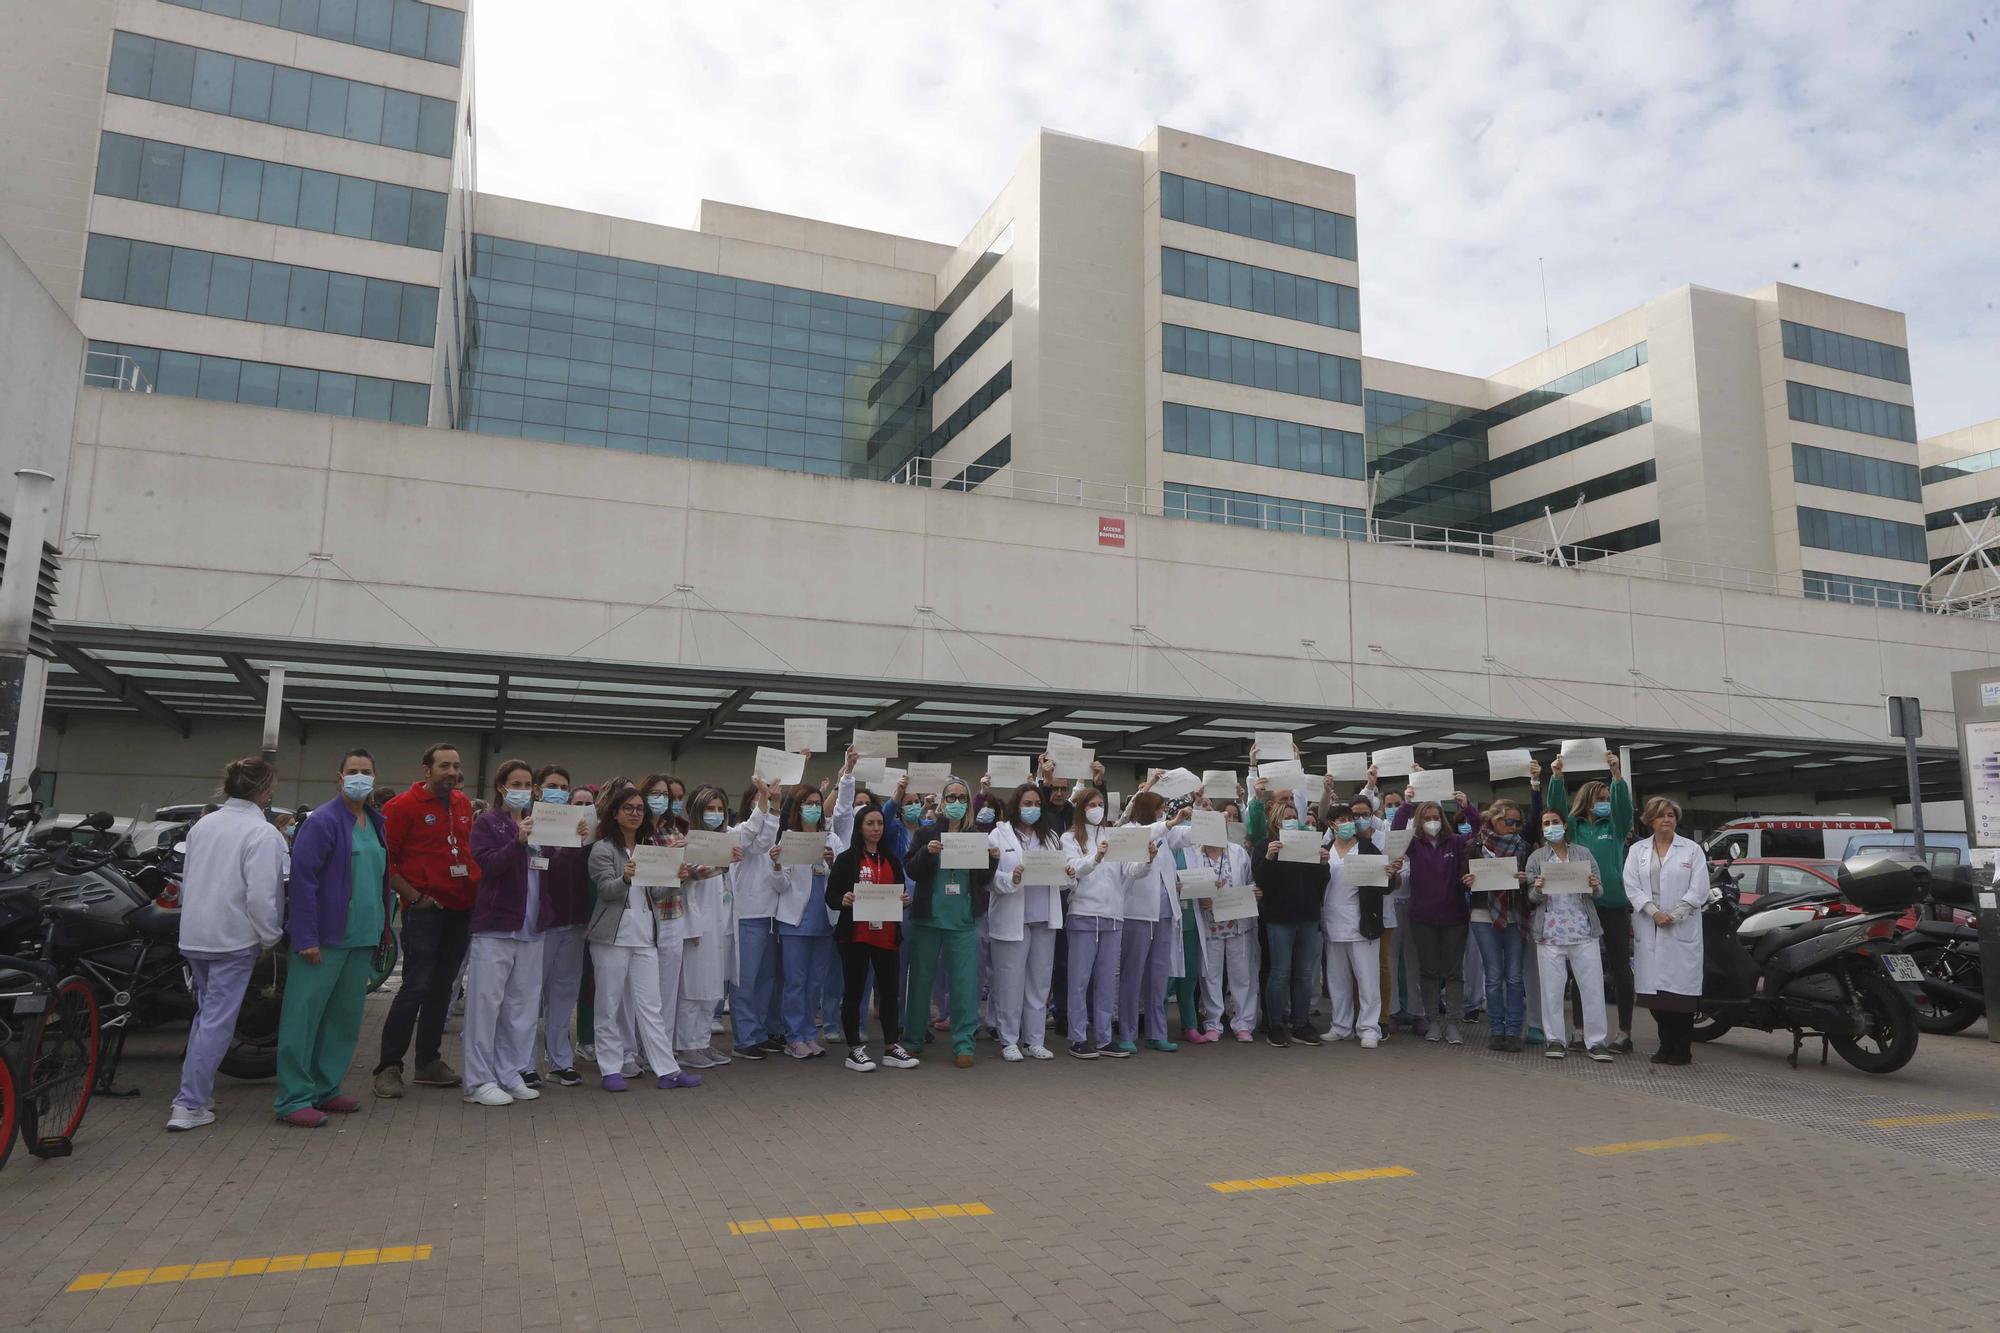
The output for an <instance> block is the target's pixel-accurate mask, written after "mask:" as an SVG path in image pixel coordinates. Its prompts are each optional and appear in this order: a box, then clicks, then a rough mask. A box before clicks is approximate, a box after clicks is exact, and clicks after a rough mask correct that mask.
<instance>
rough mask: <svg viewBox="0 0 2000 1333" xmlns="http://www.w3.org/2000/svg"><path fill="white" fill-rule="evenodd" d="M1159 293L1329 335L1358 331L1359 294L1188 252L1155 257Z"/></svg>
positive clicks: (1335, 285) (1336, 284)
mask: <svg viewBox="0 0 2000 1333" xmlns="http://www.w3.org/2000/svg"><path fill="white" fill-rule="evenodd" d="M1160 290H1161V291H1163V292H1165V293H1166V294H1167V295H1168V296H1185V297H1186V298H1188V299H1189V300H1190V301H1206V302H1208V303H1209V304H1210V305H1226V306H1232V307H1234V308H1235V309H1237V310H1254V311H1256V312H1257V313H1258V314H1260V315H1275V316H1277V317H1278V318H1279V319H1297V320H1303V321H1304V322H1305V323H1308V324H1319V325H1323V326H1324V327H1326V328H1329V329H1347V330H1350V331H1358V330H1359V329H1360V328H1361V293H1360V292H1359V291H1357V290H1356V289H1354V288H1352V287H1349V286H1347V285H1346V284H1345V283H1339V282H1322V281H1320V280H1319V279H1318V278H1304V277H1300V276H1298V275H1297V274H1295V273H1280V272H1278V271H1277V270H1276V269H1269V268H1259V267H1257V266H1256V265H1255V264H1239V263H1237V262H1236V261H1235V260H1233V259H1212V258H1210V257H1209V256H1207V255H1198V254H1195V253H1193V252H1192V251H1188V250H1172V249H1162V250H1161V251H1160Z"/></svg>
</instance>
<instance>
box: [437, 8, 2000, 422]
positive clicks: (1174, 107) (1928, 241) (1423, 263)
mask: <svg viewBox="0 0 2000 1333" xmlns="http://www.w3.org/2000/svg"><path fill="white" fill-rule="evenodd" d="M558 9H559V10H560V14H561V17H560V19H557V18H556V17H555V14H556V12H557V11H558ZM477 14H478V19H477V24H476V26H477V29H478V35H477V36H478V46H477V61H478V64H477V75H478V105H477V114H478V117H479V182H480V188H482V189H484V190H487V191H489V192H493V193H498V194H511V195H518V196H522V197H525V198H530V199H539V200H544V201H547V202H550V203H559V204H564V205H568V206H571V207H575V208H583V209H588V210H592V211H596V212H608V213H616V214H620V215H623V216H627V217H634V218H643V219H648V220H651V221H656V222H665V223H670V224H674V225H678V226H691V225H692V224H693V219H694V212H695V204H696V201H697V200H699V199H702V198H711V199H721V200H727V201H730V202H733V203H742V204H750V205H754V206H757V207H761V208H769V209H776V210H779V211H782V212H787V213H797V214H804V215H807V216H812V217H819V218H825V219H827V220H830V221H835V222H845V223H851V224H855V225H858V226H866V227H873V228H877V229H880V230H884V231H895V232H902V233H904V234H908V235H913V236H920V237H924V238H926V239H931V240H938V241H944V242H950V243H955V242H956V241H957V240H958V239H959V238H960V236H961V235H962V234H963V233H964V231H965V229H966V228H967V227H968V226H969V225H970V224H971V223H972V222H973V220H974V219H976V218H977V217H978V216H979V214H980V212H981V211H982V209H983V208H984V207H985V205H986V204H987V203H988V202H989V200H990V199H991V197H992V195H993V194H994V193H995V192H996V191H997V190H998V188H999V186H1000V184H1001V183H1002V182H1003V181H1005V180H1006V179H1007V177H1008V175H1009V174H1010V173H1011V171H1012V169H1013V166H1014V164H1015V162H1016V160H1017V158H1018V157H1019V155H1020V152H1021V150H1022V148H1023V146H1024V145H1025V144H1026V142H1027V140H1028V137H1029V136H1030V135H1031V134H1032V133H1033V132H1034V130H1035V129H1036V128H1037V127H1039V126H1048V127H1050V128H1052V129H1059V130H1065V131H1068V132H1071V133H1075V134H1082V135H1087V136H1090V137H1093V138H1098V139H1104V140H1108V141H1110V142H1113V143H1121V144H1136V143H1138V142H1139V141H1140V140H1141V139H1142V138H1143V137H1144V136H1145V134H1146V132H1147V130H1148V129H1149V128H1150V127H1151V126H1153V125H1154V124H1167V125H1172V126H1174V127H1176V128H1180V129H1187V130H1192V131H1195V132H1197V133H1201V134H1208V135H1213V136H1215V137H1217V138H1222V139H1228V140H1232V141H1234V142H1238V143H1243V144H1247V145H1250V146H1253V147H1257V148H1261V149H1264V150H1267V151H1270V152H1276V153H1282V154H1286V155H1289V156H1293V157H1298V158H1303V159H1306V160H1308V161H1312V162H1317V163H1322V164H1324V165H1327V166H1332V167H1337V168H1340V169H1342V170H1345V171H1350V172H1353V173H1354V175H1355V176H1356V177H1357V178H1358V188H1359V194H1360V201H1359V208H1358V212H1359V214H1360V219H1359V220H1360V228H1359V230H1360V240H1361V265H1362V275H1363V284H1362V286H1363V295H1362V319H1363V336H1364V338H1365V341H1366V346H1367V348H1368V351H1369V353H1370V354H1371V355H1374V356H1383V357H1390V358H1394V359H1397V360H1406V361H1416V362H1421V363H1424V364H1428V365H1435V366H1440V367H1443V368H1445V369H1449V370H1459V371H1466V372H1469V373H1474V374H1479V373H1486V372H1490V371H1493V370H1496V369H1498V368H1500V367H1502V366H1504V365H1507V364H1509V363H1511V362H1513V361H1515V360H1518V359H1520V358H1521V357H1523V356H1525V355H1527V354H1529V353H1531V352H1533V351H1535V350H1536V349H1538V348H1539V347H1541V346H1542V344H1543V332H1542V330H1543V317H1542V316H1543V311H1542V297H1541V286H1540V278H1539V276H1538V272H1537V260H1538V258H1541V259H1545V260H1546V262H1547V267H1548V296H1549V306H1550V322H1551V323H1552V324H1553V326H1554V330H1555V335H1556V337H1558V338H1561V337H1564V336H1567V335H1568V334H1571V333H1575V332H1578V331H1580V330H1582V329H1584V328H1587V327H1589V326H1590V325H1592V324H1595V323H1597V322H1599V321H1601V320H1604V319H1606V318H1609V317H1610V316H1612V315H1615V314H1617V313H1619V312H1620V311H1622V310H1625V309H1627V308H1629V307H1631V306H1634V305H1637V304H1639V303H1640V302H1643V301H1645V300H1648V299H1650V298H1651V297H1654V296H1657V295H1660V294H1661V293H1663V292H1665V291H1668V290H1670V289H1671V288H1674V287H1677V286H1679V285H1681V284H1683V283H1688V282H1695V283H1701V284H1704V285H1707V286H1711V287H1717V288H1721V289H1724V290H1728V291H1748V290H1751V289H1752V288H1755V287H1758V286H1761V285H1763V284H1764V283H1766V282H1769V281H1771V280H1773V279H1781V280H1784V281H1789V282H1795V283H1798V284H1800V285H1803V286H1809V287H1816V288H1819V289H1822V290H1825V291H1829V292H1833V293H1836V294H1838V295H1841V296H1846V297H1851V298H1854V299H1857V300H1862V301H1871V302H1875V303H1878V304H1882V305H1887V306H1892V307H1895V308H1897V309H1900V310H1903V311H1905V312H1907V314H1908V316H1909V331H1910V347H1911V356H1912V361H1913V363H1914V378H1915V380H1916V394H1917V418H1918V429H1919V431H1920V433H1922V434H1924V435H1931V434H1936V433H1938V432H1941V431H1945V430H1950V429H1954V428H1956V427H1959V426H1963V425H1968V424H1970V423H1972V422H1975V421H1983V420H1987V419H1989V418H1993V417H2000V374H1996V373H1995V367H1996V361H2000V306H1996V302H2000V290H1997V289H2000V253H1996V245H1997V244H2000V150H1996V149H1995V147H1994V140H1995V137H1996V135H2000V0H1983V2H1981V3H1931V2H1930V0H1925V2H1924V3H1898V2H1896V0H1889V2H1888V3H1884V2H1883V0H1873V2H1872V3H1849V2H1847V0H1800V2H1799V3H1777V2H1775V0H1772V2H1768V3H1767V2H1764V0H1751V2H1750V3H1744V4H1691V3H1668V2H1666V0H1647V2H1645V3H1639V4H1629V5H1628V4H1601V3H1600V4H1584V3H1571V2H1569V0H1546V2H1544V0H1536V2H1535V3H1527V2H1526V0H1522V2H1521V3H1501V2H1500V0H1477V2H1476V0H1462V2H1461V3H1429V2H1427V0H1397V2H1396V3H1388V2H1387V0H1384V2H1383V3H1379V4H1361V3H1327V2H1324V0H1295V2H1294V3H1278V2H1275V0H1274V2H1271V3H1229V2H1226V0H1207V2H1206V3H1177V2H1174V0H1158V2H1156V3H1122V4H1093V3H1087V2H1086V0H1063V2H1054V0H1051V2H1048V3H1025V2H1021V3H1006V4H1001V3H990V2H989V3H977V4H975V3H955V2H954V3H947V2H945V0H933V2H932V3H895V4H892V3H879V4H878V3H861V2H859V0H855V2H850V3H840V2H838V0H836V2H832V3H826V2H822V3H794V2H792V0H744V2H743V3H735V2H733V0H725V2H724V3H714V4H681V3H666V2H664V0H564V3H563V4H562V5H561V6H556V5H551V4H545V3H541V2H540V0H482V3H481V4H480V5H479V6H477Z"/></svg>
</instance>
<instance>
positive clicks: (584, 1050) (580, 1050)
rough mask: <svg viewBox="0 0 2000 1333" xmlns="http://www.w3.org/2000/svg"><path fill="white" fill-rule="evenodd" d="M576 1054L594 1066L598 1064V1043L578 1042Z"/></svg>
mask: <svg viewBox="0 0 2000 1333" xmlns="http://www.w3.org/2000/svg"><path fill="white" fill-rule="evenodd" d="M576 1053H577V1055H578V1056H579V1057H580V1058H582V1059H585V1060H588V1061H590V1063H592V1064H596V1063H597V1043H596V1042H594V1041H580V1042H578V1043H577V1044H576Z"/></svg>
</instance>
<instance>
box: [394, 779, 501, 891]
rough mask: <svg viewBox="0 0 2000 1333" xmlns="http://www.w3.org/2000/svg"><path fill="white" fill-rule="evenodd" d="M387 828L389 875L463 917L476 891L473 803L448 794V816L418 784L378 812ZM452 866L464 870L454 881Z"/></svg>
mask: <svg viewBox="0 0 2000 1333" xmlns="http://www.w3.org/2000/svg"><path fill="white" fill-rule="evenodd" d="M382 817H383V819H384V820H385V821H386V822H387V824H388V828H389V869H390V870H391V871H393V872H394V873H396V874H398V875H401V876H402V877H403V878H404V879H405V880H407V881H409V884H410V887H411V888H413V889H418V890H420V891H422V892H424V893H427V894H429V895H430V896H431V897H433V898H435V899H437V901H438V905H439V906H440V907H449V908H452V909H455V910H457V911H461V912H462V911H465V910H467V909H468V908H470V907H471V906H472V899H473V894H474V892H475V891H476V890H477V889H478V887H479V862H477V861H475V860H473V859H472V800H471V798H470V797H468V796H467V795H466V794H465V793H464V792H463V791H462V790H454V791H453V792H452V793H451V809H450V811H449V812H447V811H446V809H445V807H444V806H443V805H442V804H440V803H439V801H438V799H437V797H435V796H433V795H431V789H430V788H429V787H427V786H425V785H424V784H423V783H421V782H417V783H413V784H411V786H410V789H409V790H408V791H406V792H404V793H403V794H402V795H401V796H398V797H396V799H394V800H393V801H390V802H389V804H388V805H387V806H385V807H384V808H383V810H382ZM453 866H463V867H465V873H464V874H463V875H454V874H453V873H452V867H453Z"/></svg>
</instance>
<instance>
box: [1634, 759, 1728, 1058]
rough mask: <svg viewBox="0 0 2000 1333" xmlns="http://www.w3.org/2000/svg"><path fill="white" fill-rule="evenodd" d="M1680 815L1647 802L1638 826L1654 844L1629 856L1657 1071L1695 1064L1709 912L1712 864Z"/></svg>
mask: <svg viewBox="0 0 2000 1333" xmlns="http://www.w3.org/2000/svg"><path fill="white" fill-rule="evenodd" d="M1680 820H1681V808H1680V807H1679V806H1678V805H1675V804H1674V803H1673V802H1672V801H1670V800H1668V799H1667V798H1666V797H1664V796H1655V797H1654V798H1653V799H1652V800H1650V801H1648V802H1646V808H1645V810H1644V812H1643V813H1642V814H1641V815H1640V817H1639V822H1640V823H1642V824H1644V825H1645V826H1646V827H1647V828H1650V829H1651V830H1653V836H1652V837H1650V838H1648V839H1646V841H1644V842H1642V843H1640V844H1638V845H1637V846H1635V847H1634V848H1632V850H1631V851H1630V852H1628V853H1626V856H1625V892H1626V894H1627V896H1629V897H1630V898H1631V899H1632V934H1633V938H1634V940H1635V941H1636V943H1635V945H1634V948H1633V956H1632V967H1633V975H1634V977H1635V979H1636V983H1637V984H1636V989H1637V991H1638V1000H1639V1003H1640V1004H1642V1005H1644V1006H1645V1007H1646V1008H1648V1009H1650V1010H1652V1011H1653V1022H1654V1023H1656V1024H1658V1025H1659V1029H1660V1049H1659V1052H1658V1053H1657V1054H1656V1055H1654V1056H1653V1063H1654V1064H1656V1065H1685V1064H1690V1063H1692V1062H1693V1060H1694V1051H1693V1049H1692V1047H1693V1032H1694V1012H1695V1005H1696V1002H1697V1001H1699V1000H1700V999H1701V961H1702V957H1701V913H1702V909H1703V908H1704V907H1706V906H1707V905H1708V893H1709V887H1708V857H1707V856H1706V855H1704V854H1703V852H1702V850H1701V847H1700V846H1699V845H1698V844H1696V843H1694V842H1692V841H1690V840H1688V839H1687V838H1683V837H1681V836H1680V835H1679V834H1678V833H1676V832H1675V830H1676V829H1678V828H1679V827H1680Z"/></svg>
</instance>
